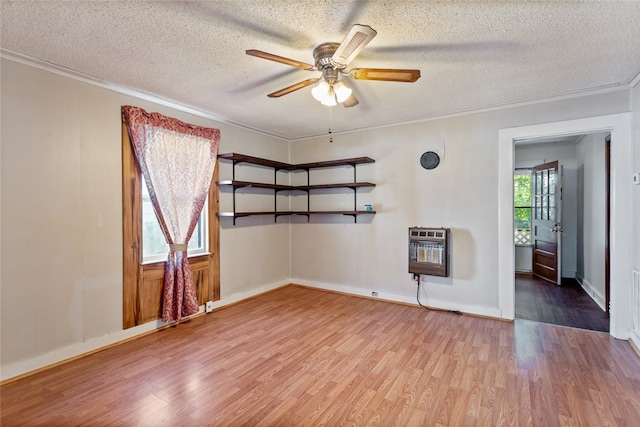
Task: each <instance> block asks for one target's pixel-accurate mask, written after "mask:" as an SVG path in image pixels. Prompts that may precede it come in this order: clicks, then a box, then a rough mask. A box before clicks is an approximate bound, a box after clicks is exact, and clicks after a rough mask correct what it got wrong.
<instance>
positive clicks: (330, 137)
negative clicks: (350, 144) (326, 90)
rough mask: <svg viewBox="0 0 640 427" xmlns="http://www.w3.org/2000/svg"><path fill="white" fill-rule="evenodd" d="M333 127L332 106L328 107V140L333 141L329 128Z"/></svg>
mask: <svg viewBox="0 0 640 427" xmlns="http://www.w3.org/2000/svg"><path fill="white" fill-rule="evenodd" d="M332 127H333V108H329V142H330V143H333V135H331V128H332Z"/></svg>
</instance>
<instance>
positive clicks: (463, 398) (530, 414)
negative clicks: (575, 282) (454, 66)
mask: <svg viewBox="0 0 640 427" xmlns="http://www.w3.org/2000/svg"><path fill="white" fill-rule="evenodd" d="M0 396H1V408H0V409H1V418H0V424H1V425H2V426H3V427H7V426H21V425H24V426H34V425H42V426H67V425H95V426H106V425H114V426H145V425H149V426H202V425H212V426H317V425H326V426H338V425H346V426H364V425H378V426H392V425H397V426H498V425H511V426H544V427H548V426H560V425H575V426H604V425H608V426H631V425H637V421H638V420H639V419H640V358H638V355H637V354H635V353H634V351H633V349H632V348H631V346H630V345H629V343H628V342H625V341H619V340H615V339H613V338H612V337H610V336H609V335H608V334H604V333H599V332H593V331H585V330H580V329H574V328H565V327H558V326H553V325H548V324H543V323H536V322H530V321H525V320H518V321H516V322H515V323H514V322H507V321H500V320H493V319H486V318H480V317H473V316H470V315H462V316H457V315H455V314H452V313H445V312H437V311H430V310H426V309H423V308H420V307H414V306H408V305H401V304H394V303H388V302H384V301H376V300H371V299H364V298H358V297H353V296H348V295H341V294H337V293H330V292H325V291H320V290H315V289H308V288H304V287H300V286H287V287H284V288H281V289H278V290H276V291H274V292H270V293H267V294H264V295H261V296H259V297H257V298H254V299H250V300H246V301H243V302H241V303H238V304H235V305H233V306H230V307H227V308H224V309H220V310H217V311H214V312H213V313H211V314H207V315H204V316H200V317H197V318H194V319H192V320H190V321H188V322H185V323H183V324H180V325H178V326H176V327H172V328H168V329H164V330H162V331H160V332H157V333H153V334H149V335H147V336H144V337H140V338H138V339H135V340H133V341H130V342H127V343H124V344H122V345H119V346H115V347H112V348H109V349H106V350H104V351H101V352H98V353H96V354H93V355H90V356H87V357H84V358H80V359H78V360H75V361H72V362H69V363H66V364H63V365H59V366H57V367H54V368H52V369H49V370H47V371H44V372H41V373H38V374H34V375H32V376H30V377H27V378H23V379H20V380H17V381H14V382H9V383H6V384H4V385H2V387H0Z"/></svg>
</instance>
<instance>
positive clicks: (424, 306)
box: [413, 273, 462, 316]
mask: <svg viewBox="0 0 640 427" xmlns="http://www.w3.org/2000/svg"><path fill="white" fill-rule="evenodd" d="M413 280H415V281H416V283H417V284H418V286H417V290H416V301H418V304H419V305H420V307H422V308H426V309H428V310H435V311H445V312H448V313H454V314H457V315H458V316H462V312H461V311H458V310H446V309H443V308H433V307H429V306H427V305H424V304H422V303H421V302H420V275H419V274H415V273H414V274H413Z"/></svg>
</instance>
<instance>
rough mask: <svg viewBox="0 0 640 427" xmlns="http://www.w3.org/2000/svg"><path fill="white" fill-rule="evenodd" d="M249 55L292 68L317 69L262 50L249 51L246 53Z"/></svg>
mask: <svg viewBox="0 0 640 427" xmlns="http://www.w3.org/2000/svg"><path fill="white" fill-rule="evenodd" d="M246 54H247V55H251V56H256V57H258V58H263V59H268V60H270V61H275V62H279V63H281V64H285V65H291V66H292V67H298V68H302V69H303V70H307V71H313V70H315V67H314V66H313V65H311V64H307V63H305V62H300V61H296V60H295V59H289V58H285V57H284V56H278V55H274V54H273V53H267V52H263V51H261V50H256V49H249V50H247V51H246Z"/></svg>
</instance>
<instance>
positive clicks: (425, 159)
mask: <svg viewBox="0 0 640 427" xmlns="http://www.w3.org/2000/svg"><path fill="white" fill-rule="evenodd" d="M439 164H440V156H438V154H437V153H434V152H433V151H427V152H425V153H423V154H422V156H420V165H421V166H422V167H423V168H425V169H435V168H436V167H437V166H438V165H439Z"/></svg>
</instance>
